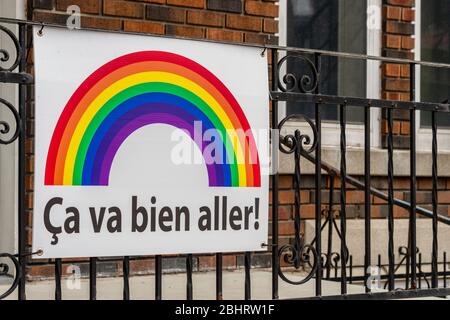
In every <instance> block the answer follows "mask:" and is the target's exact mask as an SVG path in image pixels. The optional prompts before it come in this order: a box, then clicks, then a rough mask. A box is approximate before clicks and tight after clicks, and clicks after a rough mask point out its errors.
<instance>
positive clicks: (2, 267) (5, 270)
mask: <svg viewBox="0 0 450 320" xmlns="http://www.w3.org/2000/svg"><path fill="white" fill-rule="evenodd" d="M0 258H7V259H9V260H11V262H12V263H13V265H14V269H15V272H14V273H15V276H14V279H13V282H12V284H11V286H10V287H9V289H8V290H6V291H5V292H4V293H1V292H0V300H2V299H4V298H6V297H7V296H9V295H10V294H11V293H13V291H14V290H15V289H16V288H17V286H18V285H19V280H20V278H21V277H22V273H21V271H20V264H19V261H18V260H17V258H16V257H15V256H13V255H11V254H9V253H0ZM8 275H9V266H8V265H7V264H6V263H0V277H7V276H8Z"/></svg>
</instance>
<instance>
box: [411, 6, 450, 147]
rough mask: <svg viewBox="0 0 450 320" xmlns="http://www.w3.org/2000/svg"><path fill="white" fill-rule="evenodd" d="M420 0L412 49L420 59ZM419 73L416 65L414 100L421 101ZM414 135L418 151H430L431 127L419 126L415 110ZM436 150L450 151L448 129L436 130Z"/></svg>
mask: <svg viewBox="0 0 450 320" xmlns="http://www.w3.org/2000/svg"><path fill="white" fill-rule="evenodd" d="M421 9H422V0H416V7H415V11H416V15H415V17H416V19H415V26H414V33H415V41H414V44H415V49H414V59H416V60H419V61H420V60H421V58H422V57H421V48H422V45H421V39H422V37H421V36H422V33H421V22H422V20H421V14H420V13H421V12H422V10H421ZM420 82H421V74H420V66H416V88H415V89H416V101H421V91H420V89H421V85H420ZM416 135H417V150H419V151H431V142H432V137H431V129H430V128H421V127H420V112H419V111H418V112H416ZM437 140H438V150H439V151H450V129H442V128H439V130H438V136H437Z"/></svg>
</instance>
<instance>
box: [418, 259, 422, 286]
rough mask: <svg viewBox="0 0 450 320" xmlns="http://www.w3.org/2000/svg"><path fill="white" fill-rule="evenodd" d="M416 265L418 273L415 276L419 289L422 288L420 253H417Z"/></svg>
mask: <svg viewBox="0 0 450 320" xmlns="http://www.w3.org/2000/svg"><path fill="white" fill-rule="evenodd" d="M417 267H418V268H419V273H418V275H417V278H418V280H417V282H418V286H419V289H422V272H421V270H422V253H419V261H418V263H417Z"/></svg>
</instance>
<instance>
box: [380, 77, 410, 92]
mask: <svg viewBox="0 0 450 320" xmlns="http://www.w3.org/2000/svg"><path fill="white" fill-rule="evenodd" d="M384 88H385V89H386V90H390V91H403V92H405V91H409V80H404V79H385V85H384Z"/></svg>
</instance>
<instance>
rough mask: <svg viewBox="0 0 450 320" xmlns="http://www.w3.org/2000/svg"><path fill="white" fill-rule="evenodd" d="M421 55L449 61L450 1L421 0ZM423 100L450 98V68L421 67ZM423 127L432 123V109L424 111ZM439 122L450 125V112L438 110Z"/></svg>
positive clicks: (422, 116)
mask: <svg viewBox="0 0 450 320" xmlns="http://www.w3.org/2000/svg"><path fill="white" fill-rule="evenodd" d="M421 6H422V8H421V10H422V12H421V40H420V41H421V59H422V60H423V61H432V62H443V63H450V1H448V0H433V1H422V2H421ZM420 75H421V79H420V80H421V82H420V83H421V88H420V91H421V92H420V95H421V100H422V101H426V102H443V101H445V100H446V99H448V98H450V69H444V68H430V67H423V66H422V67H421V70H420ZM420 120H421V121H420V122H421V126H422V127H430V126H431V113H430V112H422V113H421V116H420ZM437 122H438V126H441V127H442V126H445V127H450V115H448V114H443V113H442V114H439V116H438V117H437Z"/></svg>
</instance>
